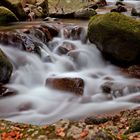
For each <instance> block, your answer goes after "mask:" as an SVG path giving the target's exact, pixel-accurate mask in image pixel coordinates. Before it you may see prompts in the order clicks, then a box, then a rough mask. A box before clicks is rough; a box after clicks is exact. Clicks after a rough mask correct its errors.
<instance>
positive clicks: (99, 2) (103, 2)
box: [96, 0, 107, 7]
mask: <svg viewBox="0 0 140 140" xmlns="http://www.w3.org/2000/svg"><path fill="white" fill-rule="evenodd" d="M96 4H97V5H98V7H104V6H106V5H107V2H106V0H97V2H96Z"/></svg>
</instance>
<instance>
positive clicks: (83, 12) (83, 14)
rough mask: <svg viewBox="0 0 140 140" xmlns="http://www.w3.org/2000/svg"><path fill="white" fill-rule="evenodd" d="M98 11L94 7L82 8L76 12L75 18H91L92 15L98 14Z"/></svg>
mask: <svg viewBox="0 0 140 140" xmlns="http://www.w3.org/2000/svg"><path fill="white" fill-rule="evenodd" d="M96 14H97V13H96V11H95V10H94V9H92V8H85V9H80V10H78V11H76V12H75V13H74V17H75V18H79V19H89V18H90V17H92V16H94V15H96Z"/></svg>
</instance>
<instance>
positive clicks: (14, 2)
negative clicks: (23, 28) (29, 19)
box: [0, 0, 26, 20]
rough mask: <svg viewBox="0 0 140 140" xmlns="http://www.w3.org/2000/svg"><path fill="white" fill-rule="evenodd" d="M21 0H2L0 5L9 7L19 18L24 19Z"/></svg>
mask: <svg viewBox="0 0 140 140" xmlns="http://www.w3.org/2000/svg"><path fill="white" fill-rule="evenodd" d="M23 3H25V2H23V0H2V1H0V5H2V6H4V7H6V8H8V9H10V10H11V11H12V12H13V13H14V14H15V15H16V16H17V17H18V19H19V20H26V14H25V11H24V9H23Z"/></svg>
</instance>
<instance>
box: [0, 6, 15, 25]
mask: <svg viewBox="0 0 140 140" xmlns="http://www.w3.org/2000/svg"><path fill="white" fill-rule="evenodd" d="M15 21H18V19H17V17H16V16H15V14H14V13H13V12H12V11H10V10H9V9H7V8H5V7H3V6H0V24H3V23H7V22H8V23H9V22H15Z"/></svg>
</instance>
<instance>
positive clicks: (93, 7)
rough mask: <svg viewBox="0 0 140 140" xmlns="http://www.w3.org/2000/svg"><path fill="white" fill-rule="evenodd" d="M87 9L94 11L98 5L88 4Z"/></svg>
mask: <svg viewBox="0 0 140 140" xmlns="http://www.w3.org/2000/svg"><path fill="white" fill-rule="evenodd" d="M88 8H92V9H94V10H96V9H97V8H98V4H96V3H94V4H90V5H89V6H88Z"/></svg>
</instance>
